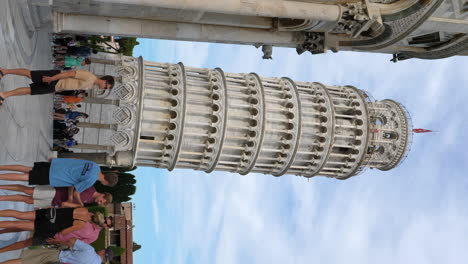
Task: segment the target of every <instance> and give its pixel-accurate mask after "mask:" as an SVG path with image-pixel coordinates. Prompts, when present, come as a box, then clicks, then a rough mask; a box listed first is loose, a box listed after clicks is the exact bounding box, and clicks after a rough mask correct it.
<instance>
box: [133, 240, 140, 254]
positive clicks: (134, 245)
mask: <svg viewBox="0 0 468 264" xmlns="http://www.w3.org/2000/svg"><path fill="white" fill-rule="evenodd" d="M140 248H141V245H140V244H138V243H135V242H133V252H135V251H137V250H139V249H140Z"/></svg>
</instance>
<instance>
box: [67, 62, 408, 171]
mask: <svg viewBox="0 0 468 264" xmlns="http://www.w3.org/2000/svg"><path fill="white" fill-rule="evenodd" d="M107 63H110V64H113V67H115V72H116V74H117V75H119V78H118V79H119V80H120V84H119V85H116V87H115V88H114V89H113V93H112V94H113V96H114V99H113V100H109V99H105V98H103V99H102V98H101V99H93V100H92V101H93V102H94V103H106V104H108V105H111V106H112V107H113V108H109V106H108V108H106V110H105V111H101V112H102V113H103V115H104V114H106V115H111V116H112V121H111V124H109V123H107V124H86V127H88V129H90V127H94V128H96V129H98V128H99V129H101V130H103V129H104V130H105V131H104V132H102V131H100V132H98V133H97V134H100V135H109V140H108V141H109V142H108V143H105V146H102V145H99V146H96V145H89V144H88V145H85V147H87V148H88V150H89V149H94V150H99V151H101V153H94V156H93V154H92V153H82V155H84V156H83V157H84V158H87V159H91V158H92V157H100V158H99V159H97V161H98V162H99V163H101V164H104V165H108V166H134V165H136V166H150V167H157V168H165V169H168V170H173V169H175V168H183V169H194V170H201V171H205V172H207V173H209V172H212V171H214V170H221V171H229V172H233V173H239V174H241V175H246V174H248V173H265V174H271V175H273V176H282V175H285V174H290V175H298V176H304V177H313V176H326V177H332V178H337V179H347V178H349V177H351V176H355V175H357V174H359V173H360V172H361V171H363V170H364V169H365V168H376V169H380V170H390V169H392V168H394V167H396V166H398V165H399V164H400V163H401V162H402V161H403V160H404V158H405V157H406V154H407V152H408V150H409V146H410V142H411V140H410V136H411V131H412V128H411V122H410V117H409V114H408V113H407V111H406V110H405V108H404V107H403V106H402V105H401V104H399V103H398V102H395V101H393V100H382V101H376V100H374V99H372V98H371V96H370V95H369V93H367V92H364V91H362V90H359V89H357V88H355V87H353V86H330V85H324V84H321V83H318V82H298V81H294V80H291V79H290V78H286V77H284V78H270V77H262V76H259V75H257V74H256V73H241V74H239V73H227V72H224V71H223V70H222V69H220V68H216V69H202V68H192V67H187V66H184V65H183V64H182V63H179V64H168V63H157V62H150V61H144V60H143V58H141V57H140V58H133V57H121V58H119V59H117V60H115V61H110V62H107ZM106 96H107V95H106ZM100 119H101V120H104V119H105V118H100ZM106 133H107V134H106ZM87 134H88V135H92V134H96V133H87ZM104 137H105V136H104ZM103 144H104V143H103ZM78 147H80V145H78ZM81 147H82V148H83V144H81ZM88 152H89V151H88ZM103 152H105V153H103ZM72 155H80V154H72Z"/></svg>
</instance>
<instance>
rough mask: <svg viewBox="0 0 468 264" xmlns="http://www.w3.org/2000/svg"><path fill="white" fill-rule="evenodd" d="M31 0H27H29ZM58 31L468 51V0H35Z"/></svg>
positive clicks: (269, 50) (426, 53)
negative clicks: (48, 11) (49, 11)
mask: <svg viewBox="0 0 468 264" xmlns="http://www.w3.org/2000/svg"><path fill="white" fill-rule="evenodd" d="M23 1H25V0H23ZM29 2H30V3H31V5H33V6H34V5H42V6H47V7H48V8H49V9H50V10H51V11H52V13H53V24H54V30H55V31H56V32H73V33H92V34H104V35H115V36H136V37H144V38H158V39H173V40H188V41H203V42H219V43H236V44H245V45H252V46H255V47H258V48H260V47H262V50H263V52H264V58H266V59H268V58H271V57H272V56H274V47H290V48H294V49H296V51H297V52H298V53H299V54H302V53H304V52H307V51H308V52H311V53H312V54H319V53H324V52H327V51H332V52H338V51H359V52H378V53H389V54H393V60H394V61H395V62H396V61H398V60H403V59H408V58H421V59H440V58H446V57H450V56H455V55H467V54H468V35H467V33H468V0H326V1H325V0H296V1H290V0H222V1H211V0H151V1H150V0H85V1H83V0H29Z"/></svg>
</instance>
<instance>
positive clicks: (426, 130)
mask: <svg viewBox="0 0 468 264" xmlns="http://www.w3.org/2000/svg"><path fill="white" fill-rule="evenodd" d="M413 132H414V133H428V132H433V131H432V130H428V129H424V128H415V129H413Z"/></svg>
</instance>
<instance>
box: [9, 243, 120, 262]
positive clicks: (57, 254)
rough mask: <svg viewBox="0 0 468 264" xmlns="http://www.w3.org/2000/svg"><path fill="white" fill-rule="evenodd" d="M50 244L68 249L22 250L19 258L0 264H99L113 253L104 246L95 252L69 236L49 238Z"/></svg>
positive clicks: (109, 258) (110, 258) (112, 255)
mask: <svg viewBox="0 0 468 264" xmlns="http://www.w3.org/2000/svg"><path fill="white" fill-rule="evenodd" d="M48 242H49V243H51V244H59V245H65V246H68V247H69V248H70V249H67V250H59V249H55V248H54V249H53V248H41V249H32V250H24V251H23V253H21V256H20V258H19V259H12V260H8V261H5V262H2V263H0V264H48V263H56V262H60V263H73V264H101V262H107V261H111V260H112V258H113V257H114V254H113V252H112V250H111V249H109V248H106V249H103V250H101V251H99V252H97V253H96V252H95V251H94V248H93V247H92V246H90V245H88V244H86V243H84V242H83V241H81V240H78V239H76V238H71V239H70V240H68V241H67V242H60V241H58V240H54V239H49V241H48Z"/></svg>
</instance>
